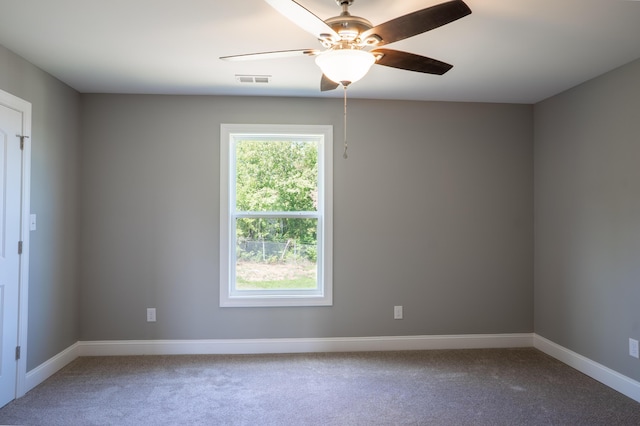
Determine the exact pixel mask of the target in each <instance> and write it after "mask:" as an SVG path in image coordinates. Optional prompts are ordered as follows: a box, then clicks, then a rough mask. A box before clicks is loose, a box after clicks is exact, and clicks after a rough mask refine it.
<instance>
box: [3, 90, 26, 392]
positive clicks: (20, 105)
mask: <svg viewBox="0 0 640 426" xmlns="http://www.w3.org/2000/svg"><path fill="white" fill-rule="evenodd" d="M0 105H3V106H5V107H8V108H10V109H13V110H15V111H17V112H19V113H20V114H22V135H23V136H27V137H28V138H25V141H24V149H23V150H22V191H21V206H20V212H21V214H20V240H21V241H22V255H21V256H20V273H19V278H18V280H19V283H18V292H19V293H18V294H19V295H18V346H20V352H21V353H20V359H19V360H18V366H17V377H16V398H19V397H21V396H23V395H24V394H25V393H26V392H27V390H28V389H27V388H26V377H27V331H28V329H27V326H28V323H29V321H28V309H29V232H30V231H29V215H30V212H31V205H30V200H31V142H32V141H31V103H30V102H27V101H25V100H24V99H20V98H18V97H17V96H14V95H12V94H10V93H7V92H5V91H3V90H0Z"/></svg>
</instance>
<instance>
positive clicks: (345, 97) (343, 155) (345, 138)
mask: <svg viewBox="0 0 640 426" xmlns="http://www.w3.org/2000/svg"><path fill="white" fill-rule="evenodd" d="M342 87H344V154H342V157H343V158H344V159H345V160H346V159H347V158H348V157H349V156H348V155H347V148H348V146H347V86H342Z"/></svg>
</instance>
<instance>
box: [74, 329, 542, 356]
mask: <svg viewBox="0 0 640 426" xmlns="http://www.w3.org/2000/svg"><path fill="white" fill-rule="evenodd" d="M79 345H80V347H79V355H80V356H118V355H187V354H189V355H193V354H259V353H302V352H354V351H394V350H398V351H401V350H425V349H479V348H508V347H531V346H533V334H529V333H527V334H492V335H484V334H483V335H453V336H389V337H330V338H317V339H311V338H293V339H224V340H124V341H93V342H79Z"/></svg>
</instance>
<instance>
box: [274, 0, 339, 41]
mask: <svg viewBox="0 0 640 426" xmlns="http://www.w3.org/2000/svg"><path fill="white" fill-rule="evenodd" d="M265 1H266V2H267V3H269V4H270V5H271V6H272V7H273V8H274V9H275V10H277V11H278V12H280V13H281V14H282V15H284V16H285V17H287V18H289V19H290V20H291V21H292V22H293V23H294V24H296V25H297V26H299V27H300V28H302V29H303V30H305V31H307V32H310V33H311V34H313V35H314V36H315V37H316V38H319V39H327V38H331V39H334V40H340V36H339V35H338V33H337V32H335V31H334V30H333V28H331V27H330V26H328V25H327V24H325V22H324V21H323V20H322V19H320V18H318V17H317V16H316V15H314V14H313V13H311V12H310V11H309V10H307V9H306V8H304V7H303V6H301V5H299V4H298V3H296V2H295V1H293V0H265Z"/></svg>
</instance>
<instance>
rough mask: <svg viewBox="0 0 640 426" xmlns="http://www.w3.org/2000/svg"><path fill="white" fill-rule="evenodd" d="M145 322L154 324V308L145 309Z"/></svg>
mask: <svg viewBox="0 0 640 426" xmlns="http://www.w3.org/2000/svg"><path fill="white" fill-rule="evenodd" d="M147 322H156V308H147Z"/></svg>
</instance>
